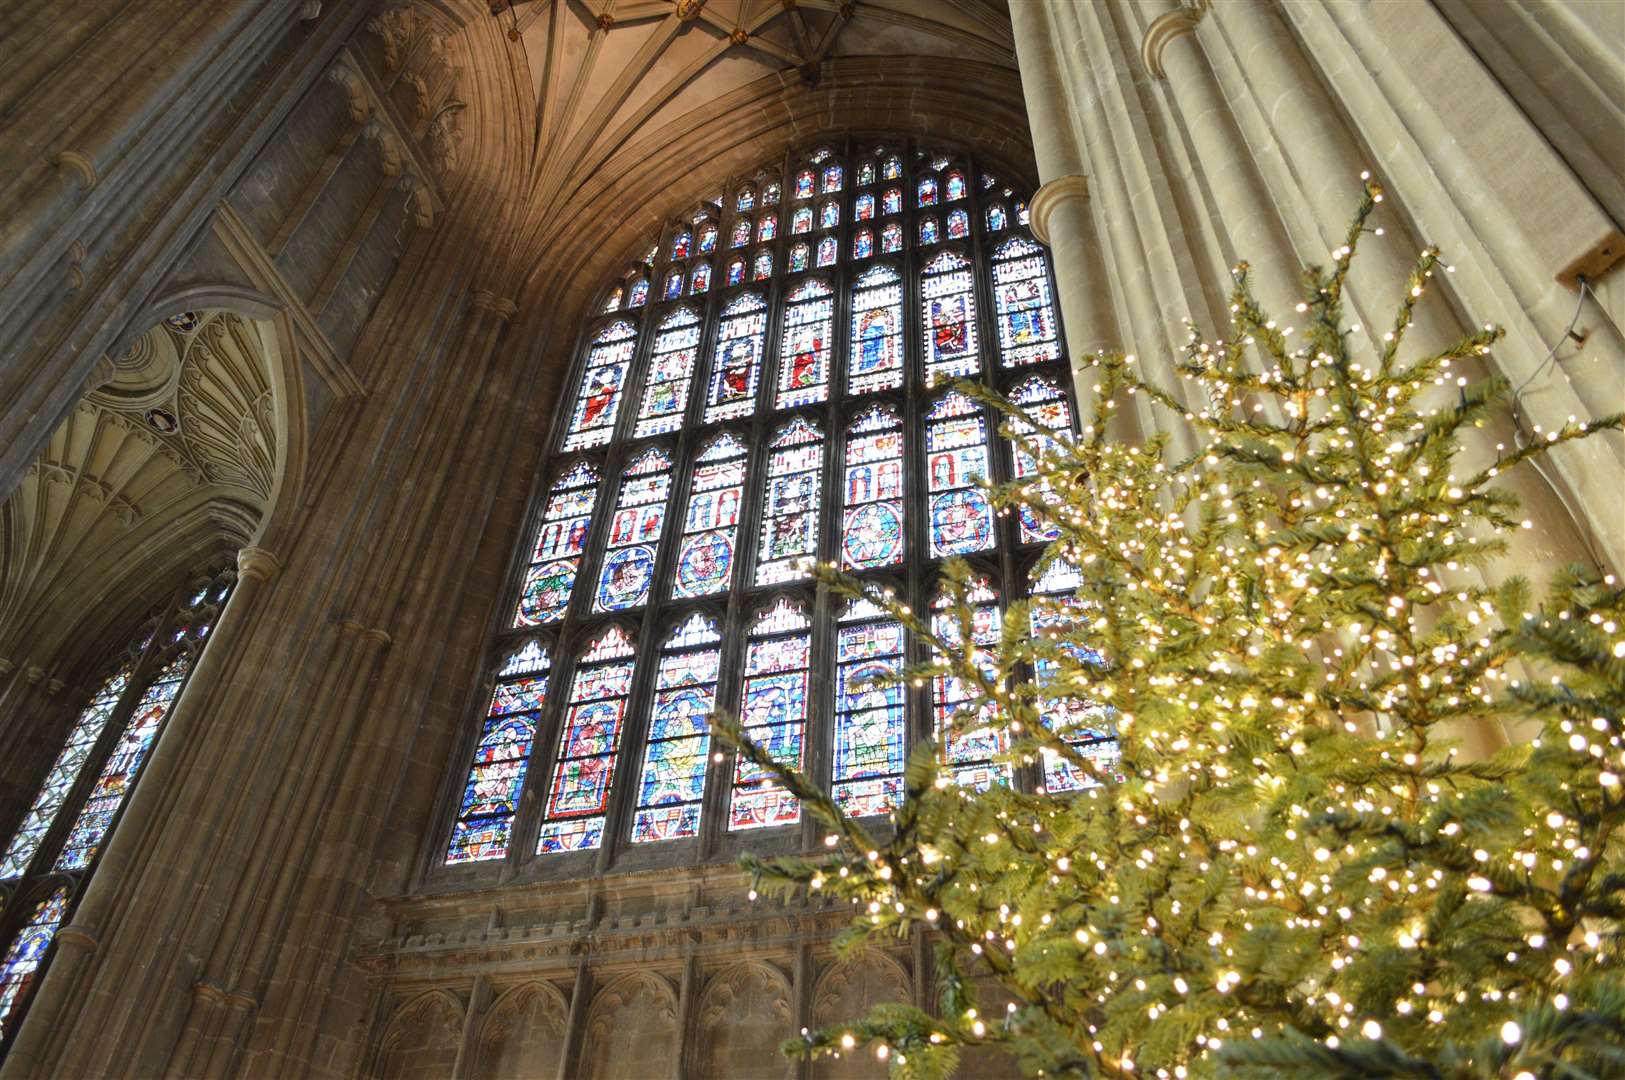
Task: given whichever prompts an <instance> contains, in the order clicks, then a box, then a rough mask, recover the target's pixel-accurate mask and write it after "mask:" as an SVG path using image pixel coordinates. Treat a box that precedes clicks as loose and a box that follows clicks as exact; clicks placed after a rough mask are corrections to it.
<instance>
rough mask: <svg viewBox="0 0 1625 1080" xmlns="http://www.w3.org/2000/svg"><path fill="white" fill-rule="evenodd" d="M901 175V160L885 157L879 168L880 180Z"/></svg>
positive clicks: (896, 177)
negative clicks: (884, 161)
mask: <svg viewBox="0 0 1625 1080" xmlns="http://www.w3.org/2000/svg"><path fill="white" fill-rule="evenodd" d="M902 175H903V162H902V160H901V159H899V158H896V157H889V158H887V159H886V163H885V164H884V165H882V166H881V168H880V178H881V179H882V180H897V179H899V178H900V177H902Z"/></svg>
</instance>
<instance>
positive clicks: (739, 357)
mask: <svg viewBox="0 0 1625 1080" xmlns="http://www.w3.org/2000/svg"><path fill="white" fill-rule="evenodd" d="M766 336H767V303H766V302H765V301H763V299H762V298H761V296H760V295H759V294H757V293H741V294H740V295H738V296H736V297H734V298H733V299H732V300H730V301H728V306H727V307H725V308H723V309H722V327H721V330H720V332H719V333H718V334H717V344H716V352H715V353H714V354H713V356H712V358H711V381H710V385H709V387H708V391H707V394H706V401H705V422H706V423H708V424H711V423H715V422H716V421H718V420H729V419H733V418H734V417H739V416H749V415H750V414H751V413H752V412H754V411H755V409H756V386H757V383H758V381H759V380H760V378H761V373H762V344H763V340H764V339H765V338H766Z"/></svg>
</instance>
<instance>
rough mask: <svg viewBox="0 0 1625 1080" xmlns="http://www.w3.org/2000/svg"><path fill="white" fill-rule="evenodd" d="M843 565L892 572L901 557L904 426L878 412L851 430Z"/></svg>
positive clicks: (879, 408) (876, 409)
mask: <svg viewBox="0 0 1625 1080" xmlns="http://www.w3.org/2000/svg"><path fill="white" fill-rule="evenodd" d="M844 479H845V495H846V498H845V504H844V513H843V516H842V519H841V565H842V566H843V567H845V568H846V569H848V570H862V569H868V568H871V567H877V566H890V565H892V564H893V563H896V562H899V561H900V560H901V559H902V557H903V425H902V424H901V423H900V422H899V421H898V419H897V414H896V413H895V412H893V411H892V410H891V409H889V408H886V407H884V406H875V407H874V408H871V409H870V410H869V411H867V412H865V413H864V414H863V415H861V416H859V417H858V419H857V420H856V421H854V422H853V424H852V426H851V427H850V428H848V429H847V436H846V472H845V477H844Z"/></svg>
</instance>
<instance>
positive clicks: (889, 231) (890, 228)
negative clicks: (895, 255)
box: [880, 221, 903, 254]
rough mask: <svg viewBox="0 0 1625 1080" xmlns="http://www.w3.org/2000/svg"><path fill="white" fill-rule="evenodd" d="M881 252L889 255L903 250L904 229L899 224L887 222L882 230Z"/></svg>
mask: <svg viewBox="0 0 1625 1080" xmlns="http://www.w3.org/2000/svg"><path fill="white" fill-rule="evenodd" d="M880 250H881V251H884V252H886V253H888V254H890V253H891V252H894V251H902V250H903V227H902V226H901V225H899V224H898V223H897V222H895V221H890V222H887V223H886V227H885V228H884V229H881V230H880Z"/></svg>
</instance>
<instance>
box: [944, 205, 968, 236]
mask: <svg viewBox="0 0 1625 1080" xmlns="http://www.w3.org/2000/svg"><path fill="white" fill-rule="evenodd" d="M969 235H970V215H969V214H967V213H965V211H963V210H950V211H948V239H950V240H963V239H965V237H967V236H969Z"/></svg>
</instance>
